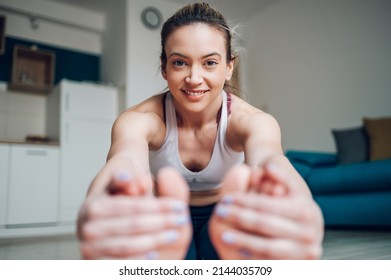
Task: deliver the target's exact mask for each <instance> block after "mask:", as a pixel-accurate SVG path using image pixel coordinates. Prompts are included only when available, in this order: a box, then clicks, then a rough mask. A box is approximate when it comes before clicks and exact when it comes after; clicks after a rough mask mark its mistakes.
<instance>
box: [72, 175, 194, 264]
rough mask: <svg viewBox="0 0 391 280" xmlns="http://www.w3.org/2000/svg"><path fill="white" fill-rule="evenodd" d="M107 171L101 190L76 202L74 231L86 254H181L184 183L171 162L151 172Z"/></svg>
mask: <svg viewBox="0 0 391 280" xmlns="http://www.w3.org/2000/svg"><path fill="white" fill-rule="evenodd" d="M150 186H151V178H150V176H149V175H143V176H139V177H137V178H131V176H130V175H129V174H127V173H122V174H119V175H117V176H113V178H112V179H111V182H110V184H109V185H108V186H107V188H106V192H104V193H101V194H97V195H92V196H90V197H89V198H88V199H87V200H86V201H85V203H84V204H83V206H82V209H81V211H80V214H79V221H78V235H79V239H80V241H81V242H80V248H81V252H82V256H83V257H84V258H86V259H183V258H184V256H185V254H186V252H187V249H188V245H189V243H190V238H191V224H190V218H189V213H188V206H187V203H188V196H189V191H188V186H187V184H186V182H185V181H184V179H183V178H182V176H180V174H179V173H177V172H176V171H175V170H173V169H171V168H165V169H162V170H161V171H160V172H159V174H158V178H157V188H156V190H157V194H158V196H157V197H156V196H153V195H152V191H151V187H150Z"/></svg>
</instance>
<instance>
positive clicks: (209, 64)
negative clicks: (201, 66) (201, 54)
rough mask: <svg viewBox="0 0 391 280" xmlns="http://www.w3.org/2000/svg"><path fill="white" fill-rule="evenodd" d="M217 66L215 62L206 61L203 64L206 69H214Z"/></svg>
mask: <svg viewBox="0 0 391 280" xmlns="http://www.w3.org/2000/svg"><path fill="white" fill-rule="evenodd" d="M217 64H218V63H217V61H214V60H209V61H207V62H206V63H205V65H206V66H207V67H209V68H211V67H215V66H216V65H217Z"/></svg>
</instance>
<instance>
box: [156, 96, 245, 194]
mask: <svg viewBox="0 0 391 280" xmlns="http://www.w3.org/2000/svg"><path fill="white" fill-rule="evenodd" d="M221 96H222V100H223V102H222V106H221V114H220V118H219V119H218V122H219V124H218V130H217V136H216V140H215V144H214V147H213V152H212V156H211V158H210V160H209V162H208V164H207V166H206V167H205V168H204V169H202V170H201V171H198V172H193V171H191V170H189V169H187V168H186V167H185V166H184V165H183V163H182V161H181V159H180V156H179V145H178V127H177V118H176V112H175V107H174V104H173V101H172V98H173V97H172V95H171V93H170V92H168V93H167V94H166V98H165V101H164V106H165V119H166V136H165V140H164V143H163V145H162V146H161V147H160V148H159V149H158V150H155V151H149V165H150V169H151V172H152V174H153V175H154V176H155V177H156V175H157V172H158V171H159V169H161V168H162V167H165V166H171V167H174V168H175V169H176V170H178V171H179V172H180V174H182V176H183V177H184V178H185V180H186V181H187V182H188V184H189V186H190V190H191V191H205V190H212V189H217V188H219V187H221V181H222V179H223V177H224V175H225V173H226V172H227V171H228V170H229V169H230V168H231V167H232V166H234V165H237V164H242V163H243V162H244V153H243V152H236V151H234V150H232V149H231V148H230V147H229V145H228V143H227V140H226V137H225V134H226V130H227V123H228V111H227V107H228V105H227V93H226V92H225V91H222V93H221Z"/></svg>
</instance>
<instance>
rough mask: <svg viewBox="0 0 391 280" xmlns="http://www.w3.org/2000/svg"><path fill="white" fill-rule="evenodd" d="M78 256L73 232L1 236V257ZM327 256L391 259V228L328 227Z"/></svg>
mask: <svg viewBox="0 0 391 280" xmlns="http://www.w3.org/2000/svg"><path fill="white" fill-rule="evenodd" d="M36 259H38V260H78V259H80V254H79V249H78V243H77V240H76V238H75V237H74V236H61V237H45V238H29V239H7V240H0V260H36ZM322 259H325V260H391V231H390V230H389V231H358V230H350V231H346V230H327V231H326V234H325V239H324V254H323V257H322Z"/></svg>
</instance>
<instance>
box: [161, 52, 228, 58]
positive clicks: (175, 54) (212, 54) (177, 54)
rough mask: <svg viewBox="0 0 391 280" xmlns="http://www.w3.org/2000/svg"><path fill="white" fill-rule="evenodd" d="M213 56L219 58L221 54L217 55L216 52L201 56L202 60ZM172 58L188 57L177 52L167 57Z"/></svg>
mask: <svg viewBox="0 0 391 280" xmlns="http://www.w3.org/2000/svg"><path fill="white" fill-rule="evenodd" d="M214 55H217V56H219V57H221V54H219V53H218V52H212V53H210V54H206V55H204V56H202V58H207V57H210V56H214ZM172 56H179V57H183V58H189V57H188V56H186V55H184V54H182V53H179V52H173V53H171V54H170V55H169V56H168V57H169V58H170V57H172Z"/></svg>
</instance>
